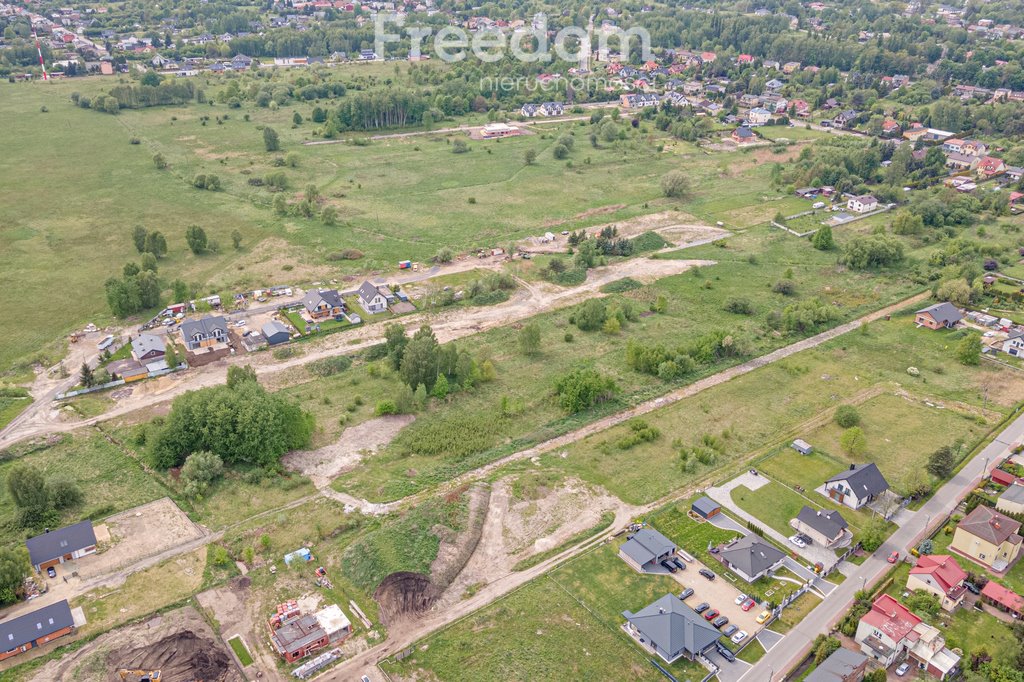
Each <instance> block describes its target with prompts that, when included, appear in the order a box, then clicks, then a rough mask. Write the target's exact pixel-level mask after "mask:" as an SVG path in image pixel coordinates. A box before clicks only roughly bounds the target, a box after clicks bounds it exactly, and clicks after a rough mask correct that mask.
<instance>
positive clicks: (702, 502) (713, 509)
mask: <svg viewBox="0 0 1024 682" xmlns="http://www.w3.org/2000/svg"><path fill="white" fill-rule="evenodd" d="M690 509H691V510H692V511H693V513H694V514H697V515H698V516H700V517H701V518H702V519H710V518H711V517H712V516H715V515H716V514H719V513H721V511H722V506H721V505H720V504H718V503H717V502H715V501H714V500H712V499H711V498H710V497H698V498H697V499H696V500H694V501H693V505H691V507H690Z"/></svg>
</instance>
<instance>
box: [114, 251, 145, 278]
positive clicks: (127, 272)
mask: <svg viewBox="0 0 1024 682" xmlns="http://www.w3.org/2000/svg"><path fill="white" fill-rule="evenodd" d="M150 255H153V254H150ZM140 272H142V269H141V268H140V267H139V266H138V264H137V263H125V264H124V267H122V268H121V274H122V275H123V276H124V277H125V278H126V279H127V278H129V277H134V276H135V275H137V274H139V273H140Z"/></svg>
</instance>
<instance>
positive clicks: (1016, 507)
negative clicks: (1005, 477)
mask: <svg viewBox="0 0 1024 682" xmlns="http://www.w3.org/2000/svg"><path fill="white" fill-rule="evenodd" d="M996 509H998V510H999V511H1001V512H1003V513H1004V514H1024V484H1022V483H1016V482H1015V483H1014V484H1013V485H1011V486H1010V487H1009V488H1007V489H1006V490H1005V491H1003V494H1002V495H1000V496H999V499H998V500H997V501H996Z"/></svg>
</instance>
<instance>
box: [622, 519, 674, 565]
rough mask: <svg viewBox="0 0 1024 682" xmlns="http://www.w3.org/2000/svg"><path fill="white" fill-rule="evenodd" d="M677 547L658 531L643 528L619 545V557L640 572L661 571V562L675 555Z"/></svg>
mask: <svg viewBox="0 0 1024 682" xmlns="http://www.w3.org/2000/svg"><path fill="white" fill-rule="evenodd" d="M677 549H678V548H677V547H676V545H675V543H673V542H672V541H671V540H669V539H668V538H667V537H665V536H664V535H662V534H661V533H659V532H658V531H656V530H653V529H651V528H641V529H640V530H638V531H637V532H636V533H635V534H634V535H633V537H631V538H629V539H628V540H626V542H624V543H623V544H622V546H621V547H619V557H620V558H621V559H622V560H623V561H625V562H626V563H627V564H629V566H630V567H632V568H633V570H635V571H638V572H640V573H651V572H654V573H661V572H662V570H661V566H660V563H661V562H662V561H664V560H666V559H669V558H671V557H672V556H674V555H675V553H676V550H677Z"/></svg>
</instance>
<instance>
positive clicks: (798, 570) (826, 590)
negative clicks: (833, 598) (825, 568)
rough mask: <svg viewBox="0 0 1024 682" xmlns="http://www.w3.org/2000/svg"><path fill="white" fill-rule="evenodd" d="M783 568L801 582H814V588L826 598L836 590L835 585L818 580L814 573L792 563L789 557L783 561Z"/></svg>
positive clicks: (798, 564) (797, 563) (796, 563)
mask: <svg viewBox="0 0 1024 682" xmlns="http://www.w3.org/2000/svg"><path fill="white" fill-rule="evenodd" d="M782 565H783V566H785V567H786V568H788V569H789V570H790V571H792V572H793V573H795V574H796V575H797V577H798V578H800V579H801V580H814V587H815V589H817V590H818V591H819V592H821V593H822V594H823V595H825V596H826V597H827V596H828V595H830V594H832V590H834V589H836V587H837V585H836V584H835V583H831V582H829V581H828V580H824V579H822V578H819V577H818V576H816V575H815V574H814V571H812V570H810V569H808V568H806V567H804V566H801V565H800V563H799V562H797V561H793V559H791V558H790V557H786V558H785V560H784V561H783V564H782Z"/></svg>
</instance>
